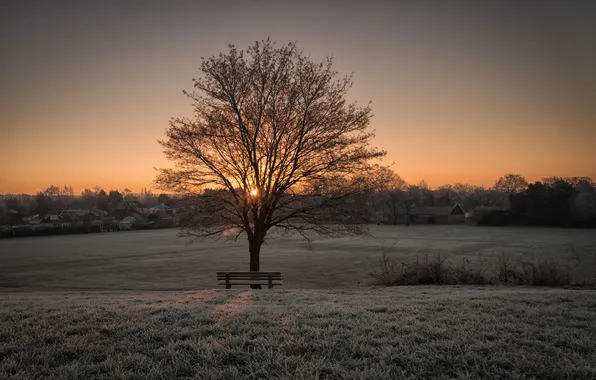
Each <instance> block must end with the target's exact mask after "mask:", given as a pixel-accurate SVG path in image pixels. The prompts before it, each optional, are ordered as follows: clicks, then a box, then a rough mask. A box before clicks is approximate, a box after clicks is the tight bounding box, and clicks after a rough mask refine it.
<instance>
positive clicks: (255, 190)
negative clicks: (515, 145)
mask: <svg viewBox="0 0 596 380" xmlns="http://www.w3.org/2000/svg"><path fill="white" fill-rule="evenodd" d="M250 195H252V196H253V197H256V196H257V189H252V190H251V191H250Z"/></svg>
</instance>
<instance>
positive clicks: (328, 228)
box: [156, 40, 384, 271]
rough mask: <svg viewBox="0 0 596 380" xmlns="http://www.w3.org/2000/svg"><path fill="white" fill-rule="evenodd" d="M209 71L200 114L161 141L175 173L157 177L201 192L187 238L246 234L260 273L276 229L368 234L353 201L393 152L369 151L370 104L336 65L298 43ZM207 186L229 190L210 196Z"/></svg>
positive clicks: (215, 64)
mask: <svg viewBox="0 0 596 380" xmlns="http://www.w3.org/2000/svg"><path fill="white" fill-rule="evenodd" d="M201 71H202V74H203V75H202V77H201V78H199V79H195V80H194V88H195V89H196V90H197V91H198V92H193V93H187V92H185V94H186V95H187V96H188V97H189V98H190V99H191V100H192V101H193V102H194V117H195V118H194V119H192V120H191V119H186V118H183V119H174V120H172V121H171V122H170V127H169V128H168V130H167V131H166V139H165V140H163V141H161V142H160V143H161V145H162V146H163V148H164V152H165V154H166V156H167V158H168V159H170V160H172V161H174V162H175V164H176V168H175V169H162V170H161V171H160V175H159V177H158V178H157V180H156V182H157V184H158V186H159V187H160V188H162V189H165V190H171V191H174V192H177V193H184V194H194V196H193V197H190V198H189V202H188V203H187V205H186V206H187V210H188V211H189V212H187V214H186V215H185V217H184V218H182V220H181V223H182V225H183V227H184V228H185V231H186V232H187V234H189V235H191V236H197V237H206V236H222V235H223V233H224V232H226V231H229V230H231V229H235V230H236V231H238V232H239V233H244V234H246V236H247V239H248V243H249V253H250V270H251V271H258V270H259V268H260V251H261V246H262V244H263V242H264V241H265V238H266V236H267V232H268V231H269V229H271V228H273V227H280V228H284V229H286V230H294V231H298V232H299V233H301V234H303V236H305V237H306V238H308V235H307V234H306V232H307V231H316V232H319V233H324V234H331V235H334V236H335V235H338V234H341V233H359V232H363V229H364V227H363V226H360V225H357V224H354V223H352V221H353V219H350V218H349V217H348V216H349V215H346V213H349V210H350V209H351V208H350V207H345V204H346V201H348V200H350V199H352V200H353V199H354V195H355V194H361V193H365V192H366V191H368V190H369V189H370V188H371V187H372V186H374V182H375V181H370V182H369V181H368V180H367V179H366V178H367V177H366V173H367V172H368V170H369V168H370V165H369V164H368V161H369V160H370V159H374V158H378V157H381V156H383V155H384V152H380V151H377V150H375V149H371V148H370V147H369V142H370V140H371V139H372V138H373V134H372V133H371V132H370V131H368V130H367V127H368V124H369V121H370V118H371V109H370V107H364V108H361V107H358V106H357V105H355V104H348V103H347V102H346V99H345V95H346V93H347V91H348V89H349V88H350V87H351V85H352V81H351V78H350V77H347V78H344V79H341V80H336V75H337V72H336V71H334V70H333V69H332V60H331V59H328V60H326V61H324V62H323V63H314V62H311V61H310V60H309V58H308V57H307V56H305V55H304V54H303V53H301V52H300V50H299V49H298V48H297V47H296V45H295V44H289V45H286V46H283V47H280V48H277V47H275V44H274V43H273V42H271V41H269V40H267V41H262V42H257V43H255V44H254V45H253V46H252V47H250V48H249V49H248V50H247V52H246V57H245V53H244V52H243V51H238V50H236V48H235V47H233V46H230V50H229V52H228V53H226V54H220V55H219V56H215V57H211V58H208V59H205V60H203V61H202V64H201ZM205 187H215V188H218V189H222V191H220V192H216V193H214V194H209V195H205V194H203V195H201V189H203V188H205ZM199 195H201V196H199ZM347 221H349V222H348V223H346V222H347ZM226 233H227V232H226Z"/></svg>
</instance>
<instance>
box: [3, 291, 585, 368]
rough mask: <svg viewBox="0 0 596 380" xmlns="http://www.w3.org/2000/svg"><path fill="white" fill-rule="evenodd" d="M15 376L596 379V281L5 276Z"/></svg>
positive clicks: (9, 362) (7, 343) (8, 362)
mask: <svg viewBox="0 0 596 380" xmlns="http://www.w3.org/2000/svg"><path fill="white" fill-rule="evenodd" d="M0 378H2V379H11V380H12V379H36V378H43V379H160V378H194V379H266V378H276V379H377V380H379V379H454V378H457V379H482V378H484V379H594V378H596V291H592V290H580V291H578V290H569V289H545V288H541V289H538V288H524V287H515V288H513V287H509V288H507V287H483V288H482V287H481V288H474V287H450V286H443V287H425V286H417V287H399V288H376V289H368V290H362V289H353V290H343V291H342V290H282V289H274V290H272V291H269V290H265V291H254V292H252V291H249V290H233V289H232V290H231V291H225V290H201V291H192V292H179V291H171V292H122V291H120V292H87V293H82V292H74V291H59V292H57V291H37V292H31V291H24V290H8V289H4V290H0Z"/></svg>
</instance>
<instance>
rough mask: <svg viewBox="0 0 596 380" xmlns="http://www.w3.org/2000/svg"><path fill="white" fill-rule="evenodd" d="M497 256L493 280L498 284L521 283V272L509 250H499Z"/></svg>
mask: <svg viewBox="0 0 596 380" xmlns="http://www.w3.org/2000/svg"><path fill="white" fill-rule="evenodd" d="M496 257H497V266H496V273H495V278H494V282H496V283H498V284H521V283H523V277H524V276H523V273H522V272H520V271H519V265H518V263H517V262H516V260H515V258H514V257H513V255H512V254H511V253H510V252H507V251H501V252H500V253H499V255H497V256H496Z"/></svg>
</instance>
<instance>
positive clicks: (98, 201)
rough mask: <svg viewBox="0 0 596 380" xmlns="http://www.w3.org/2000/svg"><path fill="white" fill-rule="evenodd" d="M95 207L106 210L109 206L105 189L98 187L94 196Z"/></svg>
mask: <svg viewBox="0 0 596 380" xmlns="http://www.w3.org/2000/svg"><path fill="white" fill-rule="evenodd" d="M95 208H97V209H98V210H102V211H107V210H108V209H109V208H110V201H109V199H108V195H107V194H106V192H105V190H103V189H101V188H100V189H99V190H98V192H97V195H96V196H95Z"/></svg>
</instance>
